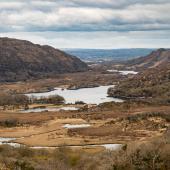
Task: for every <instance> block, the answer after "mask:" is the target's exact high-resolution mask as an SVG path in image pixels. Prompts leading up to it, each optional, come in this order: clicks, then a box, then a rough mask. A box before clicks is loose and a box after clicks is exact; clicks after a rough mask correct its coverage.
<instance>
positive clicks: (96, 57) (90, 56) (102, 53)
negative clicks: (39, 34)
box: [64, 48, 154, 62]
mask: <svg viewBox="0 0 170 170" xmlns="http://www.w3.org/2000/svg"><path fill="white" fill-rule="evenodd" d="M153 50H154V49H145V48H134V49H64V51H66V52H67V53H69V54H71V55H75V56H77V57H79V58H80V59H81V60H83V61H86V62H99V61H116V62H117V61H125V60H130V59H134V58H138V57H141V56H146V55H148V54H149V53H151V52H152V51H153Z"/></svg>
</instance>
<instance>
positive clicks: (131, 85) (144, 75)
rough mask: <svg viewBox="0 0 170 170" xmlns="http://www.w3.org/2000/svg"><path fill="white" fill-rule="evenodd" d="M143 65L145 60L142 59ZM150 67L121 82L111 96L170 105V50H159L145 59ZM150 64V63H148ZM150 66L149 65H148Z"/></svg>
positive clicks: (111, 92)
mask: <svg viewBox="0 0 170 170" xmlns="http://www.w3.org/2000/svg"><path fill="white" fill-rule="evenodd" d="M140 60H141V63H139V61H138V65H142V64H143V61H144V59H143V60H142V59H140ZM145 61H155V62H154V64H153V63H152V64H151V62H150V67H149V68H148V69H145V70H144V71H142V72H140V73H139V74H137V75H135V76H134V77H132V78H129V79H126V80H124V81H122V82H120V84H119V85H117V87H116V88H111V89H109V91H108V94H109V95H110V96H114V97H120V98H126V99H144V100H145V101H146V100H148V101H150V102H156V103H160V102H161V103H162V102H163V103H170V50H158V51H155V52H152V53H151V54H150V55H148V56H147V57H146V58H145ZM148 63H149V62H148ZM148 65H149V64H148Z"/></svg>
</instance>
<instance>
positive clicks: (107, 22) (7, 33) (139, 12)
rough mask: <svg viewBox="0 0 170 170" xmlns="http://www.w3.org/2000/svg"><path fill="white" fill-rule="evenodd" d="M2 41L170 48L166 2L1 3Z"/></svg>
mask: <svg viewBox="0 0 170 170" xmlns="http://www.w3.org/2000/svg"><path fill="white" fill-rule="evenodd" d="M0 36H1V37H14V38H20V39H27V40H31V41H32V42H35V43H40V44H49V45H52V46H54V47H57V48H161V47H164V48H170V0H9V1H7V0H0Z"/></svg>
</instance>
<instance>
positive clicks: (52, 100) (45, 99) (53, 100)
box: [31, 95, 65, 104]
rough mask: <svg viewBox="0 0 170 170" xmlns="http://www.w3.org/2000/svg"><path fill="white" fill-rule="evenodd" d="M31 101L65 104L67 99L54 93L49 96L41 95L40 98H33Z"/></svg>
mask: <svg viewBox="0 0 170 170" xmlns="http://www.w3.org/2000/svg"><path fill="white" fill-rule="evenodd" d="M31 101H32V103H38V104H63V103H64V102H65V99H64V98H63V97H62V96H59V95H52V96H49V97H41V98H39V99H37V98H32V99H31Z"/></svg>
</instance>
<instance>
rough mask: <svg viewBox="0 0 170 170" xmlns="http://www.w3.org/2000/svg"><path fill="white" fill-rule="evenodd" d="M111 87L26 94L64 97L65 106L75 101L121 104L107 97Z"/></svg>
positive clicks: (30, 95)
mask: <svg viewBox="0 0 170 170" xmlns="http://www.w3.org/2000/svg"><path fill="white" fill-rule="evenodd" d="M110 87H114V86H113V85H109V86H99V87H93V88H82V89H76V90H69V89H64V90H63V89H62V88H55V89H54V90H53V91H50V92H44V93H30V94H26V95H27V96H28V97H30V98H31V97H36V98H41V97H49V96H52V95H60V96H62V97H64V99H65V103H66V104H75V102H77V101H82V102H84V103H87V104H100V103H104V102H111V101H114V102H123V100H121V99H117V98H113V97H108V95H107V90H108V88H110Z"/></svg>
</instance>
